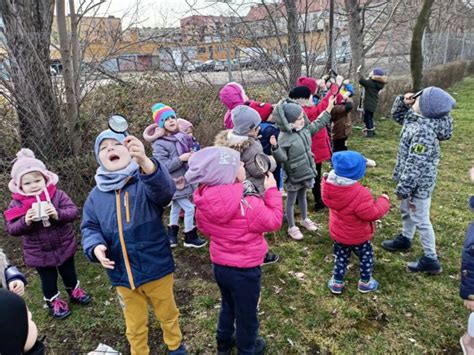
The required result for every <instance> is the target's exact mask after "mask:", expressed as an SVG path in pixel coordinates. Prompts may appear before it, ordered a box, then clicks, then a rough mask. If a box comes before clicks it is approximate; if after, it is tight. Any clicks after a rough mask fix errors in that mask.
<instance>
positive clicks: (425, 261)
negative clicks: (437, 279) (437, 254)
mask: <svg viewBox="0 0 474 355" xmlns="http://www.w3.org/2000/svg"><path fill="white" fill-rule="evenodd" d="M407 270H408V271H410V272H426V273H427V274H432V275H437V274H441V272H443V268H442V267H441V264H440V263H439V260H438V259H433V258H429V257H427V256H422V257H421V258H419V259H418V260H417V261H412V262H409V263H408V264H407Z"/></svg>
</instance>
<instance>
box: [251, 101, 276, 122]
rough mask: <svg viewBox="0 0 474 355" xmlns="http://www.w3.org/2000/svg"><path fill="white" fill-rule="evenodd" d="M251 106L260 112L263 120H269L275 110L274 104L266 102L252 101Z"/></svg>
mask: <svg viewBox="0 0 474 355" xmlns="http://www.w3.org/2000/svg"><path fill="white" fill-rule="evenodd" d="M249 107H251V108H253V109H254V110H255V111H257V112H258V114H259V115H260V118H261V119H262V121H263V122H265V121H266V120H268V117H270V115H271V114H272V112H273V105H272V104H269V103H265V102H258V101H250V102H249Z"/></svg>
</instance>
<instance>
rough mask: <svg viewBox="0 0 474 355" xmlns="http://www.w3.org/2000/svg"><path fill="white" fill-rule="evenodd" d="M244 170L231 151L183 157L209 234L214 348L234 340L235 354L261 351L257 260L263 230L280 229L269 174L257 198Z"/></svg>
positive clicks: (263, 248) (226, 347) (279, 208)
mask: <svg viewBox="0 0 474 355" xmlns="http://www.w3.org/2000/svg"><path fill="white" fill-rule="evenodd" d="M245 175H246V174H245V168H244V166H243V163H241V162H240V154H239V153H238V152H237V151H235V150H233V149H230V148H226V147H208V148H204V149H203V150H200V151H199V152H196V153H194V154H193V155H192V157H191V158H190V159H189V169H188V171H187V172H186V175H185V178H186V180H187V181H188V183H190V184H200V186H199V188H198V189H197V190H196V191H195V192H194V203H195V205H196V222H197V226H198V228H199V230H200V231H201V232H202V233H203V234H204V235H206V236H208V237H209V238H210V241H211V243H210V253H211V261H212V263H213V270H214V277H215V279H216V282H217V284H218V286H219V288H220V291H221V295H222V305H221V310H220V314H219V321H218V324H217V336H216V339H217V349H218V351H219V352H227V351H228V352H229V353H230V351H231V349H232V347H233V346H234V345H235V343H236V345H237V349H238V353H239V354H240V353H242V354H263V352H264V349H265V341H264V340H263V339H262V338H261V337H257V335H258V328H259V324H258V319H257V303H258V299H259V296H260V278H261V271H260V265H261V264H262V262H263V259H264V257H265V254H266V252H267V250H268V246H267V242H266V241H265V238H264V233H265V232H270V231H277V230H279V229H280V227H281V222H282V218H283V203H282V198H281V194H280V192H279V191H278V189H277V187H276V182H275V179H274V178H273V175H272V174H269V175H268V177H267V178H266V180H265V194H264V196H263V198H262V197H261V196H260V195H259V193H258V192H257V191H256V189H255V188H253V189H252V186H253V185H251V184H250V185H249V184H247V182H246V181H244V179H245ZM234 322H235V325H236V326H235V327H234ZM235 328H236V329H235ZM234 333H235V334H236V339H234Z"/></svg>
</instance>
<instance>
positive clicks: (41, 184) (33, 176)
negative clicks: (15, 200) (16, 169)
mask: <svg viewBox="0 0 474 355" xmlns="http://www.w3.org/2000/svg"><path fill="white" fill-rule="evenodd" d="M45 187H46V180H45V178H44V176H43V174H41V173H40V172H39V171H32V172H31V173H27V174H25V175H23V176H22V177H21V189H22V190H23V192H24V193H25V194H28V195H40V194H41V192H43V190H44V188H45Z"/></svg>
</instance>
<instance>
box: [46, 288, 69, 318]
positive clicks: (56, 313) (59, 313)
mask: <svg viewBox="0 0 474 355" xmlns="http://www.w3.org/2000/svg"><path fill="white" fill-rule="evenodd" d="M45 301H46V304H47V305H48V309H49V315H50V316H52V317H53V318H56V319H64V318H66V317H68V316H70V315H71V311H70V310H69V306H68V304H67V302H66V301H63V300H62V299H61V298H59V292H58V294H57V295H56V296H54V297H53V298H51V299H50V300H45Z"/></svg>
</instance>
